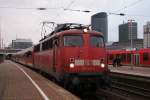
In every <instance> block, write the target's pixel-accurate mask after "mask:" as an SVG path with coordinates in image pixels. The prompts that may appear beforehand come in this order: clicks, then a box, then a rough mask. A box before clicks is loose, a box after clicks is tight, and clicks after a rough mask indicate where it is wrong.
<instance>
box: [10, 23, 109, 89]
mask: <svg viewBox="0 0 150 100" xmlns="http://www.w3.org/2000/svg"><path fill="white" fill-rule="evenodd" d="M60 26H61V27H60ZM12 59H13V60H14V61H16V62H19V63H22V64H25V65H28V66H31V67H34V68H36V69H39V70H42V71H44V72H46V73H49V74H50V75H51V77H52V80H55V81H57V82H58V83H60V84H63V86H65V87H68V86H71V85H80V86H87V85H88V86H89V85H92V86H95V87H96V88H97V87H102V85H108V84H109V81H110V79H109V69H108V64H107V52H106V48H105V43H104V37H103V34H102V33H100V32H96V31H91V30H87V29H85V27H83V26H82V25H81V24H73V23H66V24H61V25H59V27H58V28H57V29H56V30H55V31H54V32H52V33H51V35H49V36H47V37H46V38H45V39H42V40H41V41H40V42H39V43H38V44H37V45H35V46H34V47H31V48H28V49H25V50H23V51H20V52H18V53H16V54H14V55H13V57H12Z"/></svg>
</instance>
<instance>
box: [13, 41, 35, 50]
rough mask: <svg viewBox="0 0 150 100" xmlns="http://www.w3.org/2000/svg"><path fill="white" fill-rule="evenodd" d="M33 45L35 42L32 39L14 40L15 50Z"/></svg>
mask: <svg viewBox="0 0 150 100" xmlns="http://www.w3.org/2000/svg"><path fill="white" fill-rule="evenodd" d="M32 45H33V42H32V41H31V40H30V39H16V40H12V48H13V49H25V48H29V47H31V46H32Z"/></svg>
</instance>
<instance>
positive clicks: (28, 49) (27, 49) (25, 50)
mask: <svg viewBox="0 0 150 100" xmlns="http://www.w3.org/2000/svg"><path fill="white" fill-rule="evenodd" d="M29 51H31V52H32V51H33V47H29V48H26V49H23V50H21V51H18V52H16V53H15V54H14V55H18V54H24V53H26V52H29Z"/></svg>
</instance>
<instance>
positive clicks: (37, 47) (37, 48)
mask: <svg viewBox="0 0 150 100" xmlns="http://www.w3.org/2000/svg"><path fill="white" fill-rule="evenodd" d="M34 51H35V52H39V51H40V44H38V45H36V46H34Z"/></svg>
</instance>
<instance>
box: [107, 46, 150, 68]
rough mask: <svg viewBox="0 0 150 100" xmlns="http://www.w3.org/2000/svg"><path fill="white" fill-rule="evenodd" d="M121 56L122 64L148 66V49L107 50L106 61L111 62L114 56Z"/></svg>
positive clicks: (149, 62) (149, 60)
mask: <svg viewBox="0 0 150 100" xmlns="http://www.w3.org/2000/svg"><path fill="white" fill-rule="evenodd" d="M117 56H119V57H120V58H121V64H122V65H131V64H132V65H135V66H145V67H146V66H150V49H149V48H146V49H139V50H132V51H129V50H110V51H108V63H109V64H112V63H113V60H114V59H115V57H117Z"/></svg>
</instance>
